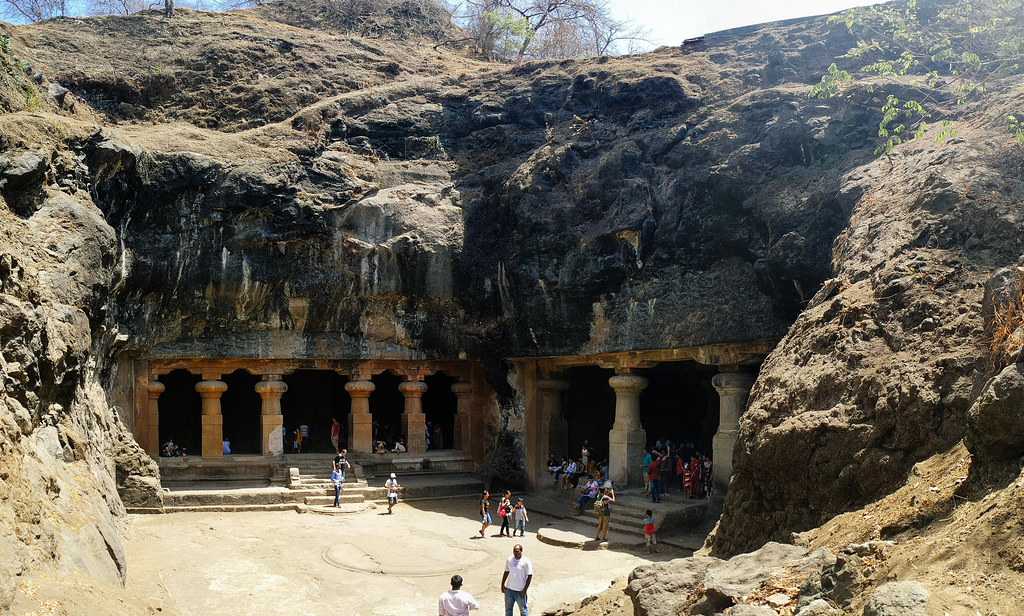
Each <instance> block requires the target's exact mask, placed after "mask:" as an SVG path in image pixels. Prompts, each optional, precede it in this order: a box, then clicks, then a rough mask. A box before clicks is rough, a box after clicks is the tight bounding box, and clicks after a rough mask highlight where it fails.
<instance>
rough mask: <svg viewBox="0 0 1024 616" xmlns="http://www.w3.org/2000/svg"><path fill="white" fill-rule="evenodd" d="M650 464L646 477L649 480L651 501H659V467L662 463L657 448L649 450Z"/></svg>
mask: <svg viewBox="0 0 1024 616" xmlns="http://www.w3.org/2000/svg"><path fill="white" fill-rule="evenodd" d="M651 457H652V458H654V459H653V460H651V465H650V467H648V469H647V477H648V480H649V481H650V482H651V502H652V503H660V502H661V469H660V468H659V467H660V466H661V464H662V457H661V454H659V453H658V451H657V450H655V451H652V452H651Z"/></svg>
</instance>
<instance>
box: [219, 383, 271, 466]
mask: <svg viewBox="0 0 1024 616" xmlns="http://www.w3.org/2000/svg"><path fill="white" fill-rule="evenodd" d="M223 380H224V382H225V383H227V386H228V389H227V391H225V392H224V394H223V395H221V398H220V412H221V415H222V416H223V417H224V440H225V441H227V443H228V444H229V447H230V453H232V454H254V453H261V451H260V449H261V447H260V445H261V443H260V406H261V402H260V396H259V394H257V393H256V383H258V382H259V381H260V377H259V376H256V375H254V374H252V373H250V372H249V371H248V370H243V369H241V368H240V369H238V370H235V371H234V372H232V373H231V374H229V375H227V376H225V377H223ZM224 453H228V451H227V450H225V452H224Z"/></svg>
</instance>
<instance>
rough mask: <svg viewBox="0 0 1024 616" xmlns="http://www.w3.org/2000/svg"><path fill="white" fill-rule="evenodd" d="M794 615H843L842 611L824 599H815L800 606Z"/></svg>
mask: <svg viewBox="0 0 1024 616" xmlns="http://www.w3.org/2000/svg"><path fill="white" fill-rule="evenodd" d="M796 616H843V611H842V610H841V609H839V608H837V607H834V606H833V605H832V604H831V603H829V602H828V601H825V600H824V599H815V600H814V601H811V602H810V603H808V604H807V605H805V606H803V607H802V608H800V609H799V610H798V611H797V613H796Z"/></svg>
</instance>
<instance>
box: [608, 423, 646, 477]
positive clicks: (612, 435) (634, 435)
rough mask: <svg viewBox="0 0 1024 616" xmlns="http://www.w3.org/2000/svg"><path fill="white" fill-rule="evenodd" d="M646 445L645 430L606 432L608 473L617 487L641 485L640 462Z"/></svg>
mask: <svg viewBox="0 0 1024 616" xmlns="http://www.w3.org/2000/svg"><path fill="white" fill-rule="evenodd" d="M646 446H647V432H646V431H644V430H629V431H620V430H612V431H611V432H609V433H608V474H609V475H611V480H612V482H613V483H614V484H615V486H616V487H618V488H625V487H633V486H641V485H643V478H642V477H641V476H640V464H641V463H642V462H643V458H644V448H645V447H646Z"/></svg>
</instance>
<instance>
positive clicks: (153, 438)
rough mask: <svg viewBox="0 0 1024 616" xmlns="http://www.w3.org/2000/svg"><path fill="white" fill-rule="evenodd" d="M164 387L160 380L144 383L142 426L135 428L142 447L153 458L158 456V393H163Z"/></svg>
mask: <svg viewBox="0 0 1024 616" xmlns="http://www.w3.org/2000/svg"><path fill="white" fill-rule="evenodd" d="M165 389H166V387H164V384H163V383H161V382H160V381H150V382H149V383H148V384H147V385H146V391H147V393H148V398H147V400H146V408H145V410H144V411H143V415H142V426H140V428H141V429H136V432H137V433H138V434H140V435H141V436H142V443H140V444H141V445H142V448H143V449H145V450H146V453H148V454H149V455H150V457H152V458H153V459H154V460H157V459H159V458H160V394H162V393H164V390H165Z"/></svg>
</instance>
